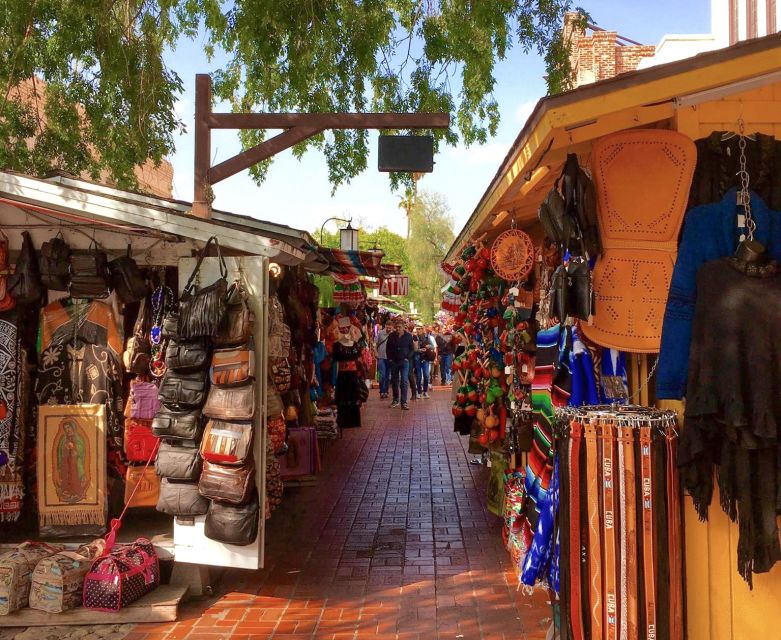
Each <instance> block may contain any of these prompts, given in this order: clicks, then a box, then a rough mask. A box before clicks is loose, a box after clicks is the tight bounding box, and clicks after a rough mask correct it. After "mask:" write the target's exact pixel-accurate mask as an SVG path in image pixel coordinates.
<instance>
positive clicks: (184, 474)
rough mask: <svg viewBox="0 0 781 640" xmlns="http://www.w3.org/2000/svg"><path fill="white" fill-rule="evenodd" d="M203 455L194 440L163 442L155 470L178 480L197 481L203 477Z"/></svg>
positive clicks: (163, 476)
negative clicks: (199, 452)
mask: <svg viewBox="0 0 781 640" xmlns="http://www.w3.org/2000/svg"><path fill="white" fill-rule="evenodd" d="M201 468H202V466H201V456H200V455H199V454H198V447H197V446H196V445H195V443H194V442H190V441H182V442H177V443H171V442H161V443H160V447H159V448H158V450H157V459H156V460H155V472H156V473H157V475H159V476H161V477H162V478H168V479H169V480H174V481H177V482H197V481H198V479H199V478H200V477H201Z"/></svg>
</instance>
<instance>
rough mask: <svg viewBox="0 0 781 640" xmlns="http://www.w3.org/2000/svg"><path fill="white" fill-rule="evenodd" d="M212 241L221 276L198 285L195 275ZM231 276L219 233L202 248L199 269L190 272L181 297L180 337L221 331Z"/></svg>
mask: <svg viewBox="0 0 781 640" xmlns="http://www.w3.org/2000/svg"><path fill="white" fill-rule="evenodd" d="M212 242H213V243H214V246H215V247H216V248H217V258H218V260H219V264H220V278H219V279H218V280H217V281H216V282H214V283H212V284H211V285H209V286H208V287H203V288H201V289H198V288H197V285H196V283H195V279H196V276H197V275H198V272H199V271H200V268H201V263H202V262H203V259H204V257H206V253H207V252H208V249H209V245H210V244H211V243H212ZM227 277H228V267H227V266H226V264H225V259H224V258H223V257H222V253H221V252H220V243H219V242H218V240H217V238H216V237H215V236H212V237H211V238H209V240H208V241H207V242H206V245H204V247H203V249H202V250H201V252H200V255H199V257H198V262H197V263H196V265H195V269H193V272H192V273H191V274H190V278H189V279H188V280H187V284H186V285H185V287H184V290H183V292H182V296H181V298H180V300H179V339H180V340H192V339H193V338H201V337H209V338H213V337H215V336H216V335H217V333H218V331H219V329H220V326H222V323H223V321H224V319H225V312H226V310H227V305H226V303H225V298H226V297H227V293H228V280H227Z"/></svg>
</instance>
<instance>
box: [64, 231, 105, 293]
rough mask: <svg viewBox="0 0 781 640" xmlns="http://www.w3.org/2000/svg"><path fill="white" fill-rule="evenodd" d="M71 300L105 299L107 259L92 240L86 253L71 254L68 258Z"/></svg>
mask: <svg viewBox="0 0 781 640" xmlns="http://www.w3.org/2000/svg"><path fill="white" fill-rule="evenodd" d="M68 291H69V293H70V295H71V297H72V298H107V297H108V295H109V293H110V292H109V286H108V259H107V258H106V253H105V252H104V251H100V250H99V249H98V246H97V244H96V243H95V241H94V240H93V241H92V243H91V244H90V246H89V249H88V250H87V253H78V254H77V253H72V254H71V257H70V288H69V290H68Z"/></svg>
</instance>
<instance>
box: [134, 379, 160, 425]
mask: <svg viewBox="0 0 781 640" xmlns="http://www.w3.org/2000/svg"><path fill="white" fill-rule="evenodd" d="M128 404H129V405H130V411H129V412H128V417H129V418H135V419H136V420H151V419H152V418H154V417H155V414H156V413H157V412H158V411H159V409H160V400H159V398H158V390H157V386H156V385H155V384H154V383H153V382H143V381H141V380H133V382H131V384H130V398H129V400H128Z"/></svg>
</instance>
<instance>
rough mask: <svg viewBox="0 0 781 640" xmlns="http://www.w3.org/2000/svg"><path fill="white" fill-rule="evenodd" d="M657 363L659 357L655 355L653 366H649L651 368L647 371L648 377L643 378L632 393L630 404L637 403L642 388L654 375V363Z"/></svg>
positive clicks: (649, 382)
mask: <svg viewBox="0 0 781 640" xmlns="http://www.w3.org/2000/svg"><path fill="white" fill-rule="evenodd" d="M658 364H659V358H658V357H657V358H656V360H655V361H654V366H653V367H651V370H650V371H649V372H648V377H647V378H646V379H645V382H643V384H641V385H640V386H639V387H638V388H637V391H635V392H634V393H633V394H632V398H631V399H632V404H638V403H639V402H640V396H641V394H642V393H643V389H645V388H646V387H647V386H648V385H649V384H651V379H652V378H653V377H654V373H656V365H658Z"/></svg>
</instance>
